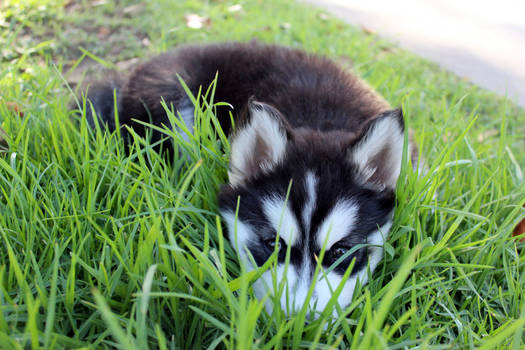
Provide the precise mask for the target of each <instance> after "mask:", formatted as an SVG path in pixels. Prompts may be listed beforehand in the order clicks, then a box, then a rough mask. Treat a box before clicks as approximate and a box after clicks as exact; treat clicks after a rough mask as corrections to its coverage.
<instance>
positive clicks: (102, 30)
mask: <svg viewBox="0 0 525 350" xmlns="http://www.w3.org/2000/svg"><path fill="white" fill-rule="evenodd" d="M109 34H111V30H109V28H108V27H100V28H99V29H98V33H97V37H98V38H99V39H104V38H106V37H107V36H108V35H109Z"/></svg>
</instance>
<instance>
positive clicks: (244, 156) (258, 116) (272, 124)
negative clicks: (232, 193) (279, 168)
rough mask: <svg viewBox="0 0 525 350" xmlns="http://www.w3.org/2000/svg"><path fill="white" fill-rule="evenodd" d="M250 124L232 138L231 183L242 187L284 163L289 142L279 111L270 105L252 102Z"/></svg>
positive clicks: (249, 108) (229, 173) (229, 172)
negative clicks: (248, 180)
mask: <svg viewBox="0 0 525 350" xmlns="http://www.w3.org/2000/svg"><path fill="white" fill-rule="evenodd" d="M248 110H249V113H250V118H249V122H248V123H247V124H246V125H245V126H244V127H242V129H240V130H239V131H237V132H235V134H234V135H232V138H231V143H230V144H231V154H230V170H229V171H228V176H229V179H230V184H231V185H233V186H237V185H241V184H242V183H244V182H245V181H246V180H247V179H250V178H252V177H253V176H255V175H256V174H258V173H260V172H267V171H270V170H271V169H272V168H273V167H274V166H275V165H276V164H278V163H279V161H281V159H282V158H283V156H284V153H285V151H286V144H287V142H288V139H287V136H286V130H285V128H284V126H283V121H282V119H281V117H280V115H279V112H278V111H277V110H275V109H274V108H273V107H270V106H269V105H267V104H264V103H260V102H254V101H251V102H250V103H249V106H248Z"/></svg>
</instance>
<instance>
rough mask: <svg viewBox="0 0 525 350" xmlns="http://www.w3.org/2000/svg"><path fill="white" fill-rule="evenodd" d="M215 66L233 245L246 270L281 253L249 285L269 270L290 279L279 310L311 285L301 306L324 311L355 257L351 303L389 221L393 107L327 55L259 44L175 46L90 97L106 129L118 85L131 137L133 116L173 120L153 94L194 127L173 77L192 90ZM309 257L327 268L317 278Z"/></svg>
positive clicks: (395, 140)
mask: <svg viewBox="0 0 525 350" xmlns="http://www.w3.org/2000/svg"><path fill="white" fill-rule="evenodd" d="M216 73H218V80H217V86H216V93H215V100H216V101H225V102H228V103H230V104H231V106H232V107H233V109H230V108H228V107H219V108H218V110H217V117H218V120H219V122H220V124H221V126H222V128H223V130H224V131H225V132H226V133H227V134H228V135H229V137H230V143H231V155H230V165H229V172H228V175H229V183H228V184H227V185H225V186H224V187H223V189H222V190H221V192H220V194H219V206H220V212H221V215H222V218H223V219H224V221H225V222H226V225H227V227H228V234H229V240H230V242H231V244H232V245H233V246H234V247H235V249H236V250H237V252H238V254H239V256H240V259H241V263H243V264H245V266H246V267H247V268H248V269H253V268H255V266H254V263H255V265H258V266H261V265H263V264H264V262H265V261H267V259H269V257H270V256H271V255H272V254H274V253H275V254H277V260H278V264H277V269H276V271H273V272H272V271H267V272H265V273H264V274H263V275H262V276H261V278H259V279H258V280H257V281H256V282H255V283H254V290H255V293H256V295H257V297H258V298H263V297H264V296H265V295H266V294H267V293H268V292H270V293H274V292H275V291H274V288H276V286H275V285H274V282H273V279H272V273H275V274H276V276H277V282H278V283H279V282H280V281H282V280H283V278H286V281H287V283H286V287H285V290H284V292H283V293H282V296H281V298H280V302H281V306H282V309H283V310H284V311H285V312H286V313H293V312H294V311H297V310H298V309H300V308H301V307H302V306H303V305H304V304H305V303H306V302H307V294H308V291H309V288H310V286H311V285H312V284H315V287H314V289H313V294H312V295H311V298H310V299H309V300H308V303H309V305H308V306H309V308H310V309H311V311H314V312H315V311H322V310H323V309H324V308H325V306H326V305H327V303H328V301H329V300H330V298H331V296H332V294H333V291H335V290H336V289H337V288H338V287H339V285H340V283H341V281H342V280H343V275H344V274H345V272H346V271H347V269H348V268H349V266H350V265H351V263H352V261H353V260H355V263H354V266H353V269H352V271H351V273H350V277H349V278H348V279H346V281H344V285H343V286H342V291H341V293H340V295H339V296H338V299H337V301H338V303H339V304H340V305H341V306H342V307H344V306H346V305H348V304H349V303H350V301H351V300H352V295H353V292H354V288H355V285H356V283H357V280H359V281H360V283H361V284H364V283H366V282H367V278H368V274H367V266H368V267H369V268H370V271H374V269H375V268H376V266H377V264H378V263H379V261H380V260H381V258H382V255H383V250H382V245H383V243H384V241H385V238H386V237H387V235H388V232H389V230H390V227H391V225H392V217H393V211H394V205H395V194H394V190H395V187H396V182H397V179H398V177H399V173H400V169H401V158H402V152H403V142H404V122H403V115H402V112H401V110H400V109H391V108H390V106H389V105H388V103H387V102H386V101H385V100H383V99H382V98H381V97H380V96H379V95H378V94H376V93H375V92H374V91H373V90H372V89H371V88H370V87H369V86H368V85H366V84H365V83H364V82H363V81H361V80H360V79H359V78H357V77H356V76H354V75H352V74H350V73H348V72H346V71H344V70H342V69H341V68H340V67H338V66H337V65H336V64H335V63H334V62H332V61H330V60H328V59H326V58H322V57H318V56H314V55H311V54H307V53H305V52H303V51H300V50H294V49H289V48H285V47H279V46H271V45H262V44H258V43H248V44H241V43H227V44H212V45H193V46H182V47H179V48H177V49H176V50H175V51H173V52H170V53H165V54H162V55H160V56H157V57H155V58H153V59H151V60H150V61H149V62H146V63H144V64H142V65H140V66H138V67H137V68H136V69H134V70H133V71H132V72H131V73H130V74H129V75H128V77H127V78H124V79H121V78H119V79H113V80H111V81H108V82H105V83H100V84H98V85H94V86H91V87H90V89H89V91H88V96H87V97H88V99H90V100H91V102H92V104H93V107H94V110H95V112H96V115H97V116H98V117H99V118H100V120H101V121H103V122H105V123H107V125H108V126H109V128H110V129H112V128H113V129H114V128H115V122H114V116H113V109H114V107H113V106H114V105H113V90H116V92H117V96H118V111H119V119H120V123H121V124H123V125H124V124H125V125H128V126H130V127H132V128H133V129H134V130H135V131H136V132H137V133H138V134H141V135H145V133H146V130H145V127H144V126H143V125H142V124H140V123H138V122H137V121H136V120H138V121H144V122H152V123H153V124H155V125H159V126H161V125H170V122H169V119H168V117H167V116H166V113H165V110H164V108H163V107H162V106H161V99H164V100H165V101H166V102H167V103H168V105H170V104H172V105H173V106H175V108H177V110H178V112H179V113H180V114H181V117H182V119H183V120H184V122H185V123H186V124H187V126H188V127H189V129H190V130H192V127H193V117H194V107H193V105H192V103H191V102H190V100H189V99H188V97H187V96H186V93H185V92H184V91H183V89H182V87H181V85H180V83H179V79H178V77H177V74H178V75H180V76H181V77H182V79H183V80H184V81H185V83H186V84H187V86H188V87H189V89H190V90H191V91H192V92H193V93H194V94H196V93H197V91H198V89H199V87H200V86H203V87H204V88H206V87H207V86H208V85H209V84H210V82H211V81H212V80H213V79H214V77H215V75H216ZM230 112H231V113H232V114H233V116H234V121H235V129H234V130H233V128H232V125H231V121H230ZM89 116H90V118H92V117H91V113H90V114H89ZM91 122H93V120H91ZM123 132H124V129H123ZM124 136H125V135H124ZM151 137H152V141H157V140H160V139H161V137H162V135H161V134H160V133H158V132H153V133H152V135H151ZM168 148H169V145H168ZM290 184H291V185H290ZM289 187H290V191H288V189H289ZM236 213H238V215H236ZM356 246H359V247H360V248H359V249H357V250H355V251H354V252H352V253H351V254H349V252H350V251H351V250H352V248H353V247H356ZM321 250H323V252H324V255H323V259H322V261H321V260H320V257H321V256H322V254H321ZM287 252H289V256H288V258H287ZM287 259H289V260H288V261H287ZM338 260H339V261H338ZM286 261H287V263H285V262H286ZM336 262H338V264H336V265H335V267H334V266H332V265H334V263H336ZM317 264H321V265H322V267H323V268H324V269H325V271H326V270H327V269H328V268H329V267H332V269H331V270H329V272H327V273H323V272H321V273H319V274H317V275H316V276H314V271H315V269H316V266H317ZM314 277H315V278H314ZM271 307H272V306H271V305H268V309H269V310H271Z"/></svg>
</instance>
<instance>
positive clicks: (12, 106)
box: [5, 102, 24, 118]
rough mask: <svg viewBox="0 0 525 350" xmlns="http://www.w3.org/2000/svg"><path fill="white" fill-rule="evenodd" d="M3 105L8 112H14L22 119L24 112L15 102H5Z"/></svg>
mask: <svg viewBox="0 0 525 350" xmlns="http://www.w3.org/2000/svg"><path fill="white" fill-rule="evenodd" d="M5 105H6V106H7V108H8V109H9V110H11V111H13V112H15V114H18V116H19V117H20V118H23V117H24V112H22V109H21V108H20V106H19V105H18V104H17V103H16V102H6V104H5Z"/></svg>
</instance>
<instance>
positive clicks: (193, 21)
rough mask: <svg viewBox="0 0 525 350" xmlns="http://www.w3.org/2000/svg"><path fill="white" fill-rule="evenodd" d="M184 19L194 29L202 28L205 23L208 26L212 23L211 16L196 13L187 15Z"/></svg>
mask: <svg viewBox="0 0 525 350" xmlns="http://www.w3.org/2000/svg"><path fill="white" fill-rule="evenodd" d="M184 20H185V21H186V26H187V27H189V28H193V29H201V28H202V27H204V25H206V26H208V27H209V26H210V25H211V20H210V18H209V17H202V16H199V15H197V14H195V13H190V14H187V15H185V16H184Z"/></svg>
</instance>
